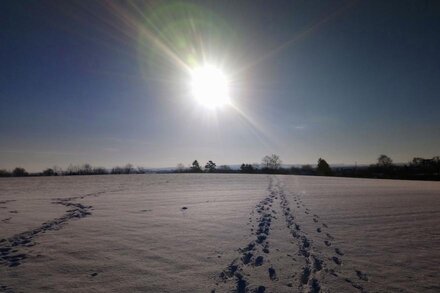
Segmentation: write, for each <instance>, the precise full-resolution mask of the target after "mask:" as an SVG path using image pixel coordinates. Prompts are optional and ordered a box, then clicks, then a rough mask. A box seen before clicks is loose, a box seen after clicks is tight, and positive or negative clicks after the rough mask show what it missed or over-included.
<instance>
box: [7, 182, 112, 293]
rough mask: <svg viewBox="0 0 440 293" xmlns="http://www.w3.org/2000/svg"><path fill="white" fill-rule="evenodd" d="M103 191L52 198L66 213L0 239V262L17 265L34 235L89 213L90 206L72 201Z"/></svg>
mask: <svg viewBox="0 0 440 293" xmlns="http://www.w3.org/2000/svg"><path fill="white" fill-rule="evenodd" d="M113 191H121V190H113ZM103 193H106V191H101V192H95V193H89V194H85V195H82V196H75V197H69V198H56V199H54V201H53V202H52V203H53V204H61V205H63V206H65V207H67V208H68V210H67V211H66V213H65V214H64V215H63V216H61V217H59V218H55V219H52V220H50V221H47V222H44V223H43V224H41V225H40V226H39V227H37V228H34V229H32V230H28V231H24V232H22V233H19V234H16V235H14V236H12V237H9V238H4V239H0V264H1V265H4V266H8V267H16V266H19V265H20V264H21V263H22V262H23V261H24V260H25V259H27V257H28V255H27V254H26V253H25V251H23V250H24V248H25V247H31V246H34V245H35V244H36V242H35V241H34V239H35V237H37V236H39V235H40V234H42V233H45V232H46V231H48V230H59V229H61V228H62V227H63V226H64V225H66V224H67V223H68V222H69V221H70V220H72V219H80V218H84V217H86V216H89V215H91V210H92V206H86V205H83V204H81V203H78V202H74V201H77V200H78V199H84V198H86V197H91V196H99V195H101V194H103ZM0 287H1V286H0Z"/></svg>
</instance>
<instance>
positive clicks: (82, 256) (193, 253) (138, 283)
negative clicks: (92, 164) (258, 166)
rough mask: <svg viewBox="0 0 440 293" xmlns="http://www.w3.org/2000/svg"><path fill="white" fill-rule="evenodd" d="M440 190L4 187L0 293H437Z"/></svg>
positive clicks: (351, 182) (106, 184)
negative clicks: (321, 292)
mask: <svg viewBox="0 0 440 293" xmlns="http://www.w3.org/2000/svg"><path fill="white" fill-rule="evenodd" d="M439 263H440V182H420V181H418V182H417V181H397V180H396V181H391V180H371V179H346V178H329V177H307V176H269V175H239V174H233V175H226V174H213V175H211V174H200V175H195V174H179V175H121V176H116V175H108V176H88V177H82V176H78V177H58V178H57V177H41V178H11V179H0V292H1V291H3V292H74V291H75V292H214V291H215V292H230V291H237V292H319V291H320V290H322V291H323V292H367V291H368V292H439V291H440V272H439V271H440V270H439Z"/></svg>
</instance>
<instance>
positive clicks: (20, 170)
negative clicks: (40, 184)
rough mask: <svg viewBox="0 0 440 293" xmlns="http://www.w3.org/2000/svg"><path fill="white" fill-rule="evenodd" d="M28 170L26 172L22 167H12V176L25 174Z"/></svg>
mask: <svg viewBox="0 0 440 293" xmlns="http://www.w3.org/2000/svg"><path fill="white" fill-rule="evenodd" d="M27 175H28V172H26V170H25V169H24V168H20V167H17V168H15V169H14V171H12V176H14V177H23V176H27Z"/></svg>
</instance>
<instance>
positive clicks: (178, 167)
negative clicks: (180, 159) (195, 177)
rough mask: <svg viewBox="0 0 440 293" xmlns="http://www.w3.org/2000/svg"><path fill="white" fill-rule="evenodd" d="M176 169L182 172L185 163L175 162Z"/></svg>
mask: <svg viewBox="0 0 440 293" xmlns="http://www.w3.org/2000/svg"><path fill="white" fill-rule="evenodd" d="M176 171H177V172H179V173H182V172H184V171H185V165H183V164H182V163H179V164H177V167H176Z"/></svg>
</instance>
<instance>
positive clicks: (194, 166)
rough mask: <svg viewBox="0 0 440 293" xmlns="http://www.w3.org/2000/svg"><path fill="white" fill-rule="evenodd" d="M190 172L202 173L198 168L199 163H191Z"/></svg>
mask: <svg viewBox="0 0 440 293" xmlns="http://www.w3.org/2000/svg"><path fill="white" fill-rule="evenodd" d="M190 169H191V172H194V173H200V172H202V168H201V167H200V164H199V162H198V161H197V160H195V161H194V162H193V163H192V166H191V168H190Z"/></svg>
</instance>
